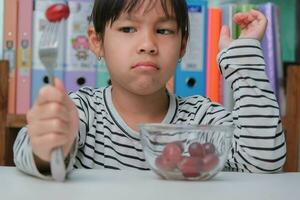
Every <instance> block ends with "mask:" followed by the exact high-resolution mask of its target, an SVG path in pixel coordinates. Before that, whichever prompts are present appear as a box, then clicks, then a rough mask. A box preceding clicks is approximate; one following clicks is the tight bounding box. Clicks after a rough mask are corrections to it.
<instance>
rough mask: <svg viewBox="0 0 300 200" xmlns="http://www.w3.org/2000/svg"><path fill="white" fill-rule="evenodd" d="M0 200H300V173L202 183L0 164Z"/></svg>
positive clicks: (232, 175)
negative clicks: (45, 175) (39, 171)
mask: <svg viewBox="0 0 300 200" xmlns="http://www.w3.org/2000/svg"><path fill="white" fill-rule="evenodd" d="M287 197H288V198H287ZM0 199H5V200H6V199H9V200H14V199H24V200H25V199H30V200H34V199H42V200H47V199H51V200H57V199H70V200H77V199H80V200H86V199H130V200H135V199H139V200H140V199H143V200H147V199H151V200H158V199H164V200H167V199H171V200H176V199H178V200H179V199H180V200H183V199H184V200H187V199H199V200H200V199H205V200H209V199H217V200H225V199H228V200H234V199H239V200H248V199H249V200H250V199H251V200H260V199H261V200H268V199H270V200H277V199H278V200H279V199H280V200H281V199H297V200H299V199H300V173H281V174H249V173H237V172H220V173H219V174H217V175H216V176H215V177H214V178H213V179H212V180H209V181H202V182H201V181H168V180H163V179H160V178H159V177H158V176H156V175H155V174H153V173H152V172H142V171H122V170H121V171H117V170H103V169H102V170H96V169H95V170H85V169H78V170H74V171H73V172H72V173H71V174H70V176H69V178H68V180H67V181H66V182H63V183H59V182H54V181H49V180H41V179H38V178H35V177H31V176H28V175H26V174H23V173H22V172H20V171H18V170H17V169H16V168H15V167H0Z"/></svg>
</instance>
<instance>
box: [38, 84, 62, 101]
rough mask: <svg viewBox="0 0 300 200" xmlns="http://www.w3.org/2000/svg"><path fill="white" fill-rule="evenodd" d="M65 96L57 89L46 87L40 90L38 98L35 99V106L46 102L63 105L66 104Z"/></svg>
mask: <svg viewBox="0 0 300 200" xmlns="http://www.w3.org/2000/svg"><path fill="white" fill-rule="evenodd" d="M66 97H67V95H66V94H65V93H63V92H61V91H60V90H59V89H57V88H55V87H53V86H51V85H46V86H44V87H42V89H40V91H39V93H38V97H37V99H36V102H35V103H36V104H44V103H48V102H58V103H64V102H66Z"/></svg>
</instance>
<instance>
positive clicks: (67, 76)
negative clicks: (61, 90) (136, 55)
mask: <svg viewBox="0 0 300 200" xmlns="http://www.w3.org/2000/svg"><path fill="white" fill-rule="evenodd" d="M68 5H69V8H70V16H69V18H68V20H67V37H66V39H67V42H66V61H65V62H66V67H65V73H64V83H65V87H66V89H67V91H68V92H70V91H76V90H78V89H79V88H81V87H84V86H90V87H95V86H96V61H97V58H96V56H95V55H94V54H93V53H92V51H90V49H89V42H88V38H87V34H86V32H87V28H88V26H89V16H90V14H91V12H92V9H93V1H92V0H69V1H68Z"/></svg>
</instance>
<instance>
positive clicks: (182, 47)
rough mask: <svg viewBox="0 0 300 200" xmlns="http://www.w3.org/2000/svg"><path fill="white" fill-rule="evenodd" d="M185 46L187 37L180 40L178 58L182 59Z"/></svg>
mask: <svg viewBox="0 0 300 200" xmlns="http://www.w3.org/2000/svg"><path fill="white" fill-rule="evenodd" d="M186 46H187V37H184V38H182V41H181V48H180V58H182V57H183V56H184V54H185V52H186Z"/></svg>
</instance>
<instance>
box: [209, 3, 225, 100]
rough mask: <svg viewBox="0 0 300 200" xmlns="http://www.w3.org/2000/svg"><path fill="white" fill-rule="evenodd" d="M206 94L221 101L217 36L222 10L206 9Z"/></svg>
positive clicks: (219, 29) (218, 35) (218, 34)
mask: <svg viewBox="0 0 300 200" xmlns="http://www.w3.org/2000/svg"><path fill="white" fill-rule="evenodd" d="M207 24H208V30H207V31H208V32H207V58H206V60H207V61H206V62H207V65H206V96H207V97H208V98H210V99H211V100H212V101H214V102H219V103H221V86H220V84H221V74H220V71H219V67H218V63H217V55H218V52H219V47H218V43H219V37H220V31H221V24H222V10H221V9H220V8H209V9H208V23H207Z"/></svg>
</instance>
